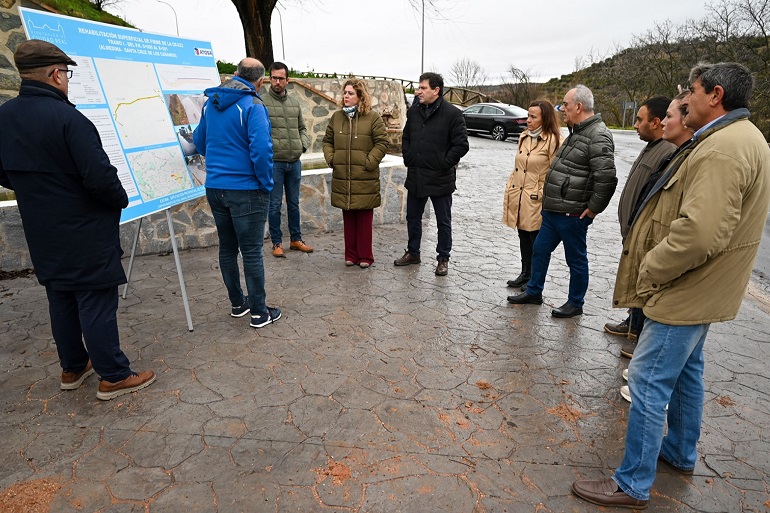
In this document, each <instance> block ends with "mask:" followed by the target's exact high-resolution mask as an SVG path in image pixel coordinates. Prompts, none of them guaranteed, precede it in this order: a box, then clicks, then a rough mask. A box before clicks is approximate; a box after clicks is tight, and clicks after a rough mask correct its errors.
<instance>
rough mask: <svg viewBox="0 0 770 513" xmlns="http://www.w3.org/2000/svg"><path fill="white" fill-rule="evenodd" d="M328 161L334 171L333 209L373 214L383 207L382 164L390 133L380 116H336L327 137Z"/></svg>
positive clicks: (325, 144) (325, 153)
mask: <svg viewBox="0 0 770 513" xmlns="http://www.w3.org/2000/svg"><path fill="white" fill-rule="evenodd" d="M323 144H324V158H325V159H326V163H327V164H328V165H329V167H331V168H332V194H331V202H332V206H334V207H337V208H341V209H342V210H369V209H372V208H376V207H379V206H380V203H381V201H382V200H381V198H380V162H381V161H382V158H383V157H384V156H385V152H386V151H387V150H388V131H387V129H386V128H385V122H384V121H383V120H382V118H381V117H380V115H379V114H377V113H376V112H374V111H371V110H370V111H369V112H367V113H366V114H361V113H360V112H356V114H355V115H354V116H353V118H351V117H350V116H348V115H347V114H345V113H344V112H343V111H341V110H338V111H337V112H335V113H334V114H332V117H331V119H330V120H329V124H328V125H327V127H326V134H325V135H324V141H323Z"/></svg>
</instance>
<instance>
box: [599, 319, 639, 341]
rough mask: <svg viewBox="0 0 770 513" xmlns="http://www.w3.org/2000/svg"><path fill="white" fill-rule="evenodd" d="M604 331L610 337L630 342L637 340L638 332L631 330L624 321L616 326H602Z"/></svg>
mask: <svg viewBox="0 0 770 513" xmlns="http://www.w3.org/2000/svg"><path fill="white" fill-rule="evenodd" d="M604 331H606V332H607V333H609V334H610V335H617V336H619V337H627V338H629V339H631V340H636V339H637V338H639V332H638V331H634V330H632V329H631V326H629V324H628V323H627V322H626V321H620V322H619V323H617V324H615V323H612V322H608V323H607V324H605V325H604Z"/></svg>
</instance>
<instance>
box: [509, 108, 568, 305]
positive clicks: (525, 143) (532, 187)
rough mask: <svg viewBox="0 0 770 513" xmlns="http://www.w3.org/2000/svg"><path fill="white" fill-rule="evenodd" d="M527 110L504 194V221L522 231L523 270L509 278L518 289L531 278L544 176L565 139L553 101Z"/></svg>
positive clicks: (520, 232)
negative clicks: (525, 124) (560, 130)
mask: <svg viewBox="0 0 770 513" xmlns="http://www.w3.org/2000/svg"><path fill="white" fill-rule="evenodd" d="M528 113H529V115H528V116H527V130H526V131H525V132H523V133H522V134H521V135H520V136H519V146H518V152H517V153H516V163H515V166H514V168H513V172H512V173H511V176H510V178H508V183H507V184H506V186H505V196H504V197H503V223H505V224H506V225H508V226H510V227H511V228H515V229H517V230H518V232H519V248H520V250H521V273H519V276H518V277H517V278H516V279H513V280H508V286H509V287H516V288H521V287H523V286H525V285H526V284H527V282H528V281H529V278H530V274H531V271H532V247H533V245H534V243H535V237H537V233H538V231H540V225H541V223H542V217H541V216H540V211H541V210H542V208H543V184H544V183H545V175H546V173H547V172H548V168H549V167H550V165H551V160H553V157H554V156H555V155H556V150H557V149H558V148H559V145H561V142H562V137H561V134H560V133H559V121H558V120H557V119H556V110H555V109H554V107H553V105H552V104H551V103H549V102H548V101H546V100H536V101H534V102H532V103H531V104H530V105H529V109H528ZM522 290H523V289H522Z"/></svg>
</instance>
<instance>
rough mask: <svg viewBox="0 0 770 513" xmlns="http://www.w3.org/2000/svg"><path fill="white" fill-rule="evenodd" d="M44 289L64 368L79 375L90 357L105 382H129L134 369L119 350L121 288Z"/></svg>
mask: <svg viewBox="0 0 770 513" xmlns="http://www.w3.org/2000/svg"><path fill="white" fill-rule="evenodd" d="M45 290H46V293H47V294H48V311H49V313H50V315H51V333H52V334H53V339H54V341H55V342H56V350H57V352H58V353H59V361H60V362H61V366H62V369H64V370H65V371H67V372H80V371H82V370H83V369H85V367H86V365H87V364H88V360H89V358H90V359H91V364H92V365H93V366H94V370H95V371H96V373H97V374H98V375H99V376H100V377H101V378H102V379H104V380H106V381H110V382H113V383H114V382H116V381H121V380H124V379H126V378H127V377H128V376H129V375H130V374H131V368H130V366H129V362H128V358H127V357H126V355H125V354H123V351H122V350H121V349H120V336H119V335H118V318H117V310H118V287H109V288H106V289H101V290H77V291H73V290H53V289H51V288H50V287H46V289H45ZM84 340H85V345H84V344H83V341H84Z"/></svg>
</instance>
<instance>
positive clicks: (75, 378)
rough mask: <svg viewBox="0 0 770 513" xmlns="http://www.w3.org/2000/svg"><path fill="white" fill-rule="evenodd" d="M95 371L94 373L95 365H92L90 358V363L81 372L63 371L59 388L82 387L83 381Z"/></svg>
mask: <svg viewBox="0 0 770 513" xmlns="http://www.w3.org/2000/svg"><path fill="white" fill-rule="evenodd" d="M93 373H94V367H93V365H91V360H88V363H87V364H86V368H85V369H83V370H82V371H80V372H64V371H62V373H61V384H60V385H59V388H61V389H62V390H76V389H78V388H80V385H82V384H83V381H85V380H86V378H87V377H88V376H90V375H91V374H93Z"/></svg>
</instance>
